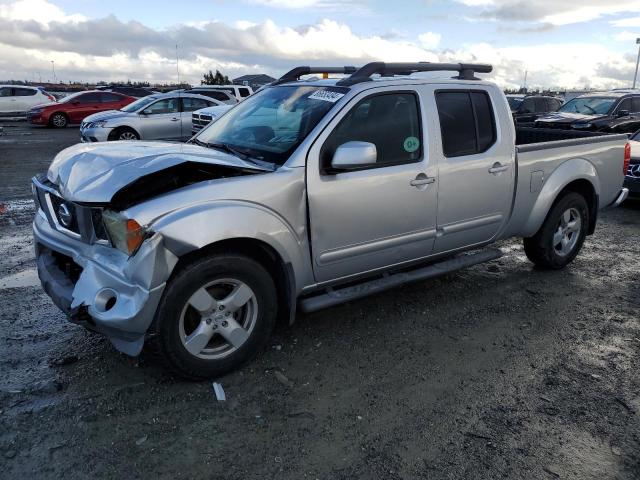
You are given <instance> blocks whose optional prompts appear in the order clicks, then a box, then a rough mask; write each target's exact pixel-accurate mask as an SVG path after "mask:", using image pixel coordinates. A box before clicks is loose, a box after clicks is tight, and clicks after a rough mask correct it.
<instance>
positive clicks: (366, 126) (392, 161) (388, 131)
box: [320, 92, 422, 168]
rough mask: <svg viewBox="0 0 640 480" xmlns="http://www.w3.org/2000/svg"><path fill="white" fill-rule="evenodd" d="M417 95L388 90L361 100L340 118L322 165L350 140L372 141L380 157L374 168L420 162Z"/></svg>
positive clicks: (328, 141)
mask: <svg viewBox="0 0 640 480" xmlns="http://www.w3.org/2000/svg"><path fill="white" fill-rule="evenodd" d="M421 138H422V134H421V132H420V115H419V109H418V98H417V96H416V95H415V94H413V93H405V92H398V93H385V94H381V95H375V96H372V97H369V98H365V99H364V100H361V101H360V102H359V103H358V104H357V105H356V106H355V107H353V108H352V109H351V111H350V112H349V113H348V114H347V115H346V116H345V117H344V118H343V119H342V120H341V121H340V123H339V124H338V126H337V127H336V128H335V130H334V131H333V132H331V135H330V136H329V138H327V141H326V142H325V144H324V145H323V147H322V152H321V154H320V155H321V158H322V164H323V167H325V168H326V167H328V165H329V164H330V162H331V159H332V158H333V155H334V153H335V151H336V149H337V148H338V147H339V146H340V145H342V144H344V143H347V142H352V141H361V142H369V143H373V144H374V145H375V146H376V150H377V152H378V157H377V159H376V163H375V165H371V166H370V167H368V168H373V167H385V166H389V165H399V164H403V163H414V162H419V161H420V159H421V158H422V142H421V141H420V139H421Z"/></svg>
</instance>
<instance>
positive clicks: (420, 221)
mask: <svg viewBox="0 0 640 480" xmlns="http://www.w3.org/2000/svg"><path fill="white" fill-rule="evenodd" d="M370 92H371V90H369V91H367V92H363V93H362V94H360V95H359V96H357V97H355V98H354V99H353V100H352V101H351V103H350V104H349V105H348V106H347V107H346V108H345V109H343V110H342V112H340V113H339V114H338V115H337V116H336V118H334V120H333V121H332V123H331V124H330V125H329V126H328V127H327V128H326V129H325V130H324V132H323V133H322V134H321V136H320V137H319V138H318V140H317V141H316V142H315V143H314V146H313V147H312V148H311V150H310V152H309V157H308V162H307V188H308V202H309V221H310V235H311V250H312V257H313V268H314V273H315V277H316V280H317V281H318V282H324V281H330V280H335V279H338V278H344V277H349V276H353V275H357V274H361V273H365V272H369V271H372V270H375V269H380V268H383V267H388V266H391V265H395V264H400V263H404V262H408V261H411V260H417V259H420V258H423V257H427V256H429V255H430V254H431V252H432V250H433V246H434V240H435V237H436V212H437V201H438V199H437V182H436V176H437V173H436V165H435V164H434V162H433V161H432V157H431V155H429V152H428V149H427V148H426V146H425V138H426V135H425V133H424V131H423V125H426V119H425V118H424V117H423V115H422V113H421V112H422V108H421V101H420V92H419V90H414V89H403V90H401V91H397V90H394V89H391V88H379V89H376V93H373V94H371V93H370ZM353 141H359V142H367V143H371V144H373V145H375V147H376V152H377V153H376V155H377V158H376V159H375V162H373V163H370V164H367V165H361V166H359V167H358V168H357V169H353V170H336V169H333V168H332V165H331V161H332V158H333V155H334V154H335V151H336V149H337V148H338V147H340V146H341V145H344V144H345V143H347V142H353Z"/></svg>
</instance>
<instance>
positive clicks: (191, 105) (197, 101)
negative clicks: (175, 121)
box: [182, 97, 211, 112]
mask: <svg viewBox="0 0 640 480" xmlns="http://www.w3.org/2000/svg"><path fill="white" fill-rule="evenodd" d="M210 105H211V102H208V101H206V100H203V99H202V98H191V97H186V98H183V99H182V111H183V112H193V111H195V110H200V109H201V108H207V107H208V106H210Z"/></svg>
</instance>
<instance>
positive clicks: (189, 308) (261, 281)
mask: <svg viewBox="0 0 640 480" xmlns="http://www.w3.org/2000/svg"><path fill="white" fill-rule="evenodd" d="M276 298H277V295H276V291H275V287H274V282H273V280H272V278H271V276H270V275H269V273H268V272H267V271H266V270H265V269H264V267H263V266H262V265H260V264H259V263H257V262H256V261H255V260H253V259H251V258H248V257H245V256H243V255H239V254H231V253H230V254H218V255H215V256H212V257H208V258H204V259H200V260H199V261H196V262H194V263H192V264H190V265H188V266H187V267H185V268H184V269H183V270H181V271H180V273H178V274H177V275H176V276H175V277H174V278H173V279H172V280H171V281H170V283H169V285H168V286H167V289H166V291H165V293H164V295H163V298H162V300H161V302H160V305H159V306H158V311H157V313H156V324H155V330H156V336H155V340H156V343H157V344H158V345H157V346H158V347H159V350H160V353H161V355H162V357H163V359H164V360H166V362H167V363H168V366H169V368H170V369H172V370H173V371H174V372H176V373H177V374H179V375H180V376H182V377H185V378H188V379H193V380H200V379H206V378H212V377H217V376H219V375H222V374H224V373H227V372H229V371H231V370H233V369H235V368H237V367H238V366H240V365H241V364H243V363H244V362H246V361H247V360H249V359H250V358H252V357H253V356H254V355H255V354H256V353H257V352H258V351H259V350H260V349H261V348H262V347H263V346H264V345H265V344H266V342H267V340H268V339H269V336H270V334H271V332H272V330H273V327H274V325H275V321H276V308H277V302H276Z"/></svg>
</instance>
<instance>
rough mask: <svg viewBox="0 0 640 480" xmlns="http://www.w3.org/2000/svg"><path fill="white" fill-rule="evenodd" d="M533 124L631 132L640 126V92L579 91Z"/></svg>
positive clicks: (562, 127) (544, 126)
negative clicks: (587, 92)
mask: <svg viewBox="0 0 640 480" xmlns="http://www.w3.org/2000/svg"><path fill="white" fill-rule="evenodd" d="M535 126H536V127H542V128H561V129H565V130H568V129H579V130H585V131H598V132H615V133H631V132H635V131H636V130H638V129H640V92H639V91H637V90H621V91H612V92H602V93H589V94H587V95H580V96H579V97H576V98H573V99H571V100H569V101H568V102H567V103H565V104H564V105H563V106H562V107H560V109H559V110H558V111H557V112H556V113H550V114H548V115H543V116H542V117H540V118H539V119H538V120H536V122H535Z"/></svg>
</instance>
